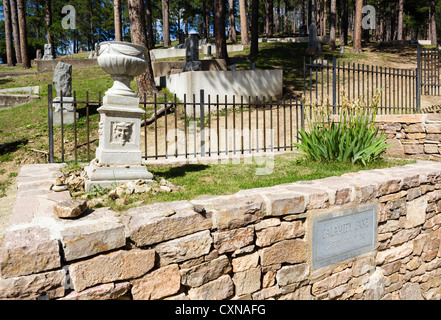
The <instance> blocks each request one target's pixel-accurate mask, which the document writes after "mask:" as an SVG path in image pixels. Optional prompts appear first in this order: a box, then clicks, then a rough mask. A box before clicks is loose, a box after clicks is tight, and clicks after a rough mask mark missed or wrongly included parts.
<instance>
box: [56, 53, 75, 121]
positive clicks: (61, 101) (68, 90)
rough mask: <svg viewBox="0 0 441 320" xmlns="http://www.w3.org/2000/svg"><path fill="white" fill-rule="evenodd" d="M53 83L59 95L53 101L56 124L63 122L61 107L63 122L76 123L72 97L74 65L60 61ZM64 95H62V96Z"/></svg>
mask: <svg viewBox="0 0 441 320" xmlns="http://www.w3.org/2000/svg"><path fill="white" fill-rule="evenodd" d="M52 81H53V84H54V87H55V91H56V92H57V96H56V97H55V99H54V100H53V102H52V106H53V108H54V117H53V119H54V124H55V125H59V124H61V109H63V124H72V123H74V116H76V117H77V118H78V114H74V111H75V110H74V109H75V108H74V104H73V97H72V65H70V64H68V63H65V62H58V63H57V66H56V67H55V70H54V76H53V79H52ZM61 95H62V96H61Z"/></svg>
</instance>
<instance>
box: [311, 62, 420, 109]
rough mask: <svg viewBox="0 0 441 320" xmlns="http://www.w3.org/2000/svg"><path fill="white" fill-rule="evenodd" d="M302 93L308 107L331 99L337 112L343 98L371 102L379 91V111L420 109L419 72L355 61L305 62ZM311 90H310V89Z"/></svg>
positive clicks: (330, 101)
mask: <svg viewBox="0 0 441 320" xmlns="http://www.w3.org/2000/svg"><path fill="white" fill-rule="evenodd" d="M303 73H304V76H303V93H304V96H305V98H306V99H308V100H309V101H308V102H307V103H306V105H307V106H313V105H322V104H324V103H326V102H329V103H330V104H331V105H332V107H333V110H334V112H337V111H338V108H339V107H340V106H341V104H342V99H343V97H346V98H348V99H353V100H356V99H359V98H363V99H364V100H365V101H366V102H367V104H368V105H369V104H370V103H371V102H372V101H373V97H374V96H375V94H377V93H378V94H379V95H380V96H379V101H378V113H379V114H386V113H389V114H394V113H412V112H415V111H417V110H419V108H420V99H419V96H420V95H419V91H418V90H419V86H418V85H417V83H419V79H418V72H417V71H416V70H412V69H397V68H387V67H385V68H383V67H378V66H370V65H363V64H361V65H360V64H355V63H352V64H350V63H345V62H343V63H340V62H337V61H336V57H335V56H334V57H333V60H332V63H330V62H329V61H325V60H323V59H321V60H315V61H312V59H310V61H309V63H307V62H306V60H305V61H304V69H303ZM308 91H309V92H308Z"/></svg>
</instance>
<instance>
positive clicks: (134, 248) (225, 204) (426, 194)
mask: <svg viewBox="0 0 441 320" xmlns="http://www.w3.org/2000/svg"><path fill="white" fill-rule="evenodd" d="M58 173H59V165H25V166H24V167H23V168H22V169H21V171H20V173H19V176H18V177H17V183H18V193H17V202H16V205H15V208H14V212H13V214H12V217H11V221H10V226H9V228H8V230H6V233H5V237H4V241H3V246H2V248H1V262H0V272H1V278H0V298H2V299H42V298H50V299H60V298H61V299H118V298H132V299H204V300H207V299H210V300H211V299H255V300H262V299H273V298H274V299H354V300H356V299H440V298H441V250H440V233H441V229H440V228H439V227H440V225H441V166H440V164H439V163H437V162H430V161H420V162H418V163H416V164H409V165H406V166H402V167H395V168H390V169H383V170H369V171H361V172H357V173H350V174H345V175H343V176H341V177H330V178H326V179H321V180H314V181H309V182H296V183H289V184H283V185H279V186H275V187H269V188H260V189H252V190H242V191H239V192H238V193H236V194H234V195H228V196H215V197H203V198H202V199H199V200H193V201H178V202H171V203H165V204H164V203H158V204H153V205H147V206H142V207H137V208H132V209H130V210H128V211H127V212H125V213H117V212H113V211H111V210H109V209H107V208H101V209H97V210H94V211H91V212H87V213H86V214H84V215H83V216H82V217H79V218H76V219H71V220H69V219H60V218H58V217H56V216H55V215H54V214H53V211H52V210H53V206H54V204H55V203H56V202H57V201H60V200H63V199H68V198H69V194H68V193H67V191H64V192H60V193H55V192H52V191H49V188H50V185H51V183H52V182H53V181H54V179H55V176H56V175H57V174H58ZM371 204H373V205H374V208H376V221H374V222H373V223H374V226H375V230H376V233H375V237H374V240H375V245H374V248H373V249H372V250H369V251H366V252H364V253H361V254H359V255H356V256H353V257H350V258H346V259H345V260H342V261H338V262H335V263H332V264H329V265H326V266H324V267H321V268H316V269H313V267H312V260H313V257H312V252H313V248H312V239H313V236H314V229H313V227H314V221H315V220H314V219H316V218H317V217H322V216H324V215H327V214H329V213H335V212H340V211H341V210H346V209H351V208H359V207H360V206H364V205H371ZM335 232H337V231H335ZM354 241H356V240H355V239H354Z"/></svg>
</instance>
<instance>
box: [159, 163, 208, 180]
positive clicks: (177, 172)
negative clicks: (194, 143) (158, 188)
mask: <svg viewBox="0 0 441 320" xmlns="http://www.w3.org/2000/svg"><path fill="white" fill-rule="evenodd" d="M208 168H209V166H208V165H205V164H185V165H182V166H177V167H172V168H170V169H169V170H168V171H158V172H157V174H158V175H160V176H161V177H163V178H164V179H170V178H177V177H183V176H185V175H186V174H187V173H188V172H198V171H203V170H206V169H208ZM151 171H156V170H154V169H152V170H151ZM154 174H155V173H154Z"/></svg>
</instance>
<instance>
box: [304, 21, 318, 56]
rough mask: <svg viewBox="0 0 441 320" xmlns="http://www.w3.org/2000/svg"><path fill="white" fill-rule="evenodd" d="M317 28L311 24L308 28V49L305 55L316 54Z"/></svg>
mask: <svg viewBox="0 0 441 320" xmlns="http://www.w3.org/2000/svg"><path fill="white" fill-rule="evenodd" d="M317 43H318V41H317V26H316V25H315V23H311V25H310V26H309V41H308V49H307V50H306V53H308V54H316V53H317Z"/></svg>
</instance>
